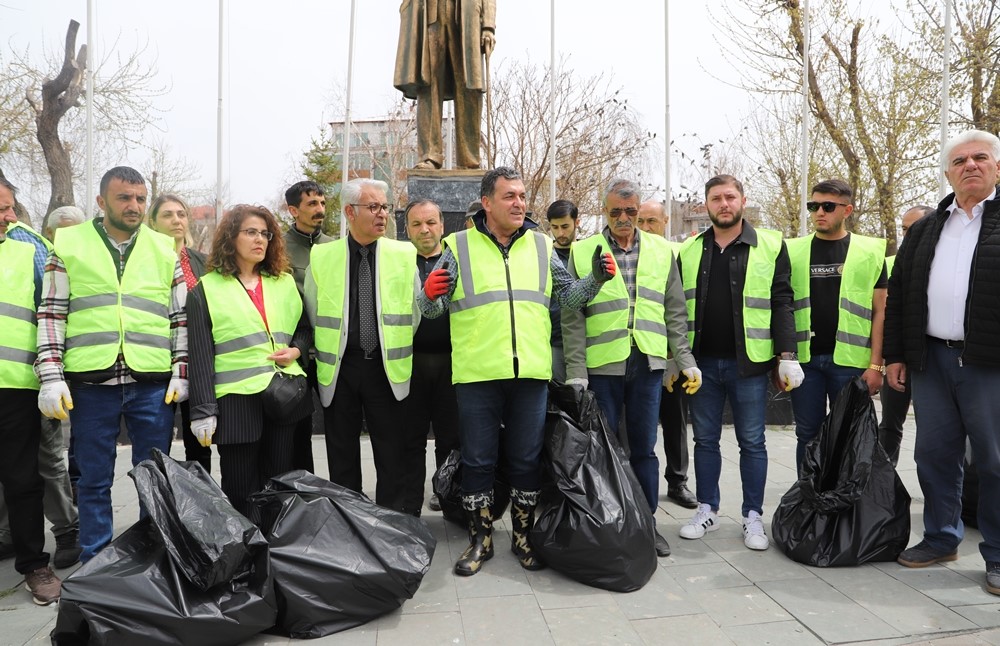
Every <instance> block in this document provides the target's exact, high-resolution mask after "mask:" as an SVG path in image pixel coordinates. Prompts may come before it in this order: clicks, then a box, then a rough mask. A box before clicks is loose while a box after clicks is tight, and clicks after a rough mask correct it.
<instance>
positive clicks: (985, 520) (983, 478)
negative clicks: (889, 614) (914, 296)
mask: <svg viewBox="0 0 1000 646" xmlns="http://www.w3.org/2000/svg"><path fill="white" fill-rule="evenodd" d="M961 354H962V351H961V350H958V349H954V348H949V347H947V346H945V345H944V344H942V343H938V342H933V341H928V342H927V363H926V364H925V369H924V370H922V371H913V372H912V373H911V374H910V375H909V379H908V381H910V382H911V384H912V386H913V409H914V413H915V415H916V419H917V434H916V445H915V447H914V450H913V459H914V461H915V462H916V463H917V479H918V480H919V482H920V489H921V491H923V493H924V540H925V541H927V543H928V544H929V545H930V546H931V547H932V548H933V549H934V550H936V551H940V552H950V551H952V550H954V549H955V548H957V547H958V544H959V543H961V542H962V537H963V536H964V533H965V527H964V525H963V523H962V480H963V472H962V468H963V467H962V461H963V457H964V455H965V440H966V438H968V440H969V443H970V444H971V445H972V459H973V460H974V461H975V463H976V469H977V470H978V472H979V491H980V492H981V493H980V496H979V509H978V520H979V531H981V532H982V534H983V542H982V543H980V544H979V552H980V553H981V554H982V555H983V559H984V560H987V561H1000V505H998V504H997V501H996V498H995V495H996V492H998V491H1000V397H998V394H1000V369H997V368H986V367H982V366H970V365H968V364H966V365H965V366H964V367H962V366H959V365H958V361H959V357H960V356H961ZM990 492H992V493H990Z"/></svg>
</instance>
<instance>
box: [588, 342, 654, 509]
mask: <svg viewBox="0 0 1000 646" xmlns="http://www.w3.org/2000/svg"><path fill="white" fill-rule="evenodd" d="M590 389H591V390H592V391H594V395H595V396H596V398H597V404H598V405H599V406H600V407H601V411H603V412H604V417H605V418H606V419H607V421H608V428H609V429H610V431H611V433H614V432H615V429H617V428H618V420H619V419H621V415H622V405H624V406H625V431H626V434H627V436H628V449H629V462H630V463H631V464H632V470H633V471H635V476H636V478H638V480H639V485H640V486H641V487H642V492H643V493H644V494H646V502H647V503H649V510H650V512H655V511H656V505H657V502H658V501H659V495H660V491H659V486H660V461H659V460H658V459H657V458H656V452H655V451H654V450H653V449H654V447H655V446H656V423H657V421H658V417H659V414H660V391H661V390H662V389H663V371H662V370H650V369H649V359H648V358H647V357H646V355H644V354H643V353H642V352H640V351H639V350H638V349H637V348H634V347H633V348H632V354H631V355H629V358H628V361H627V362H626V363H625V374H624V376H612V375H591V376H590Z"/></svg>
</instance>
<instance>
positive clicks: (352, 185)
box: [340, 177, 391, 217]
mask: <svg viewBox="0 0 1000 646" xmlns="http://www.w3.org/2000/svg"><path fill="white" fill-rule="evenodd" d="M366 186H371V187H374V188H377V189H378V190H380V191H382V193H383V194H385V195H388V194H389V185H388V184H386V183H385V182H383V181H382V180H380V179H369V178H367V177H358V178H357V179H352V180H351V181H349V182H347V183H346V184H344V189H343V190H342V191H341V192H340V199H341V200H342V202H341V206H340V208H341V210H342V211H343V212H344V217H347V207H348V205H350V204H357V203H358V200H360V199H361V191H363V190H365V187H366ZM390 215H391V214H390Z"/></svg>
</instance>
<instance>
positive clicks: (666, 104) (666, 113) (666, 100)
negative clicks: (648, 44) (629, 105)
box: [663, 0, 674, 238]
mask: <svg viewBox="0 0 1000 646" xmlns="http://www.w3.org/2000/svg"><path fill="white" fill-rule="evenodd" d="M668 4H669V3H668V2H667V0H663V148H664V150H665V151H666V152H665V154H664V160H663V173H664V178H665V181H664V184H663V186H664V188H663V191H664V192H665V193H666V200H664V203H665V208H666V213H667V231H666V233H667V237H668V238H669V237H670V229H671V228H672V225H673V221H672V220H671V219H670V215H671V213H670V207H671V205H672V203H673V201H674V200H673V198H672V197H671V193H670V9H668Z"/></svg>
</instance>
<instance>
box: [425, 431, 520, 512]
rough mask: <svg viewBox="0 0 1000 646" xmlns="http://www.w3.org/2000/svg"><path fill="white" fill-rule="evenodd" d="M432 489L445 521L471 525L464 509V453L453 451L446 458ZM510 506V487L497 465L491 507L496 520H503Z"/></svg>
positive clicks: (433, 479)
mask: <svg viewBox="0 0 1000 646" xmlns="http://www.w3.org/2000/svg"><path fill="white" fill-rule="evenodd" d="M431 488H432V489H433V490H434V493H435V495H437V497H438V501H439V502H440V503H441V514H442V515H443V516H444V518H445V520H450V521H451V522H453V523H456V524H458V525H461V526H462V527H467V526H468V524H469V521H468V519H467V518H466V515H465V511H464V510H463V509H462V453H461V451H459V450H458V449H455V450H453V451H452V452H451V453H449V454H448V457H447V458H445V460H444V462H443V463H441V466H440V467H439V468H438V470H437V471H435V472H434V477H433V478H431ZM509 504H510V485H509V484H508V483H507V477H506V475H504V472H503V467H502V466H501V465H497V470H496V475H495V477H494V480H493V505H492V506H491V507H490V511H491V514H492V516H493V519H494V520H499V519H501V518H503V514H504V512H505V511H507V505H509Z"/></svg>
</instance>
